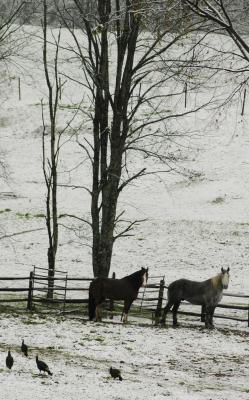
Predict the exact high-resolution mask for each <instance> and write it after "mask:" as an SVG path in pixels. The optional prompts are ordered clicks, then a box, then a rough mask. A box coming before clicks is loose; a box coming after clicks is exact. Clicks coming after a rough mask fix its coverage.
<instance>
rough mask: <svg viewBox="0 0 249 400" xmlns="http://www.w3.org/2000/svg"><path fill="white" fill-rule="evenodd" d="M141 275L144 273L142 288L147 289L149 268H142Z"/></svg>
mask: <svg viewBox="0 0 249 400" xmlns="http://www.w3.org/2000/svg"><path fill="white" fill-rule="evenodd" d="M141 273H142V285H141V286H142V287H145V286H146V285H147V281H148V276H149V273H148V268H144V267H142V268H141Z"/></svg>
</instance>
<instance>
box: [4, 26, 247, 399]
mask: <svg viewBox="0 0 249 400" xmlns="http://www.w3.org/2000/svg"><path fill="white" fill-rule="evenodd" d="M27 29H29V28H27ZM37 41H38V38H36V40H33V41H30V44H29V48H28V49H25V50H24V51H25V52H26V53H27V54H28V55H29V61H27V59H23V60H22V61H20V59H18V63H21V64H22V68H19V66H18V64H17V63H16V65H12V66H11V68H10V75H11V79H10V80H9V81H8V82H7V83H6V82H5V83H4V84H3V86H2V90H1V94H0V96H1V110H0V132H1V142H0V151H1V152H3V153H4V156H5V159H6V161H7V163H8V166H9V178H8V180H7V181H1V191H0V229H1V231H0V236H1V237H2V236H4V235H10V234H13V233H15V232H16V233H17V232H22V231H28V230H30V231H32V232H30V233H26V234H24V235H18V236H14V237H13V238H9V239H4V240H3V239H2V240H1V241H0V243H1V254H0V261H1V262H0V276H7V275H8V276H17V275H19V276H23V275H27V274H28V273H29V272H30V271H31V270H32V269H33V266H34V265H36V266H39V267H44V266H46V262H47V260H46V250H47V235H46V229H45V222H44V218H42V217H41V216H40V215H41V214H44V212H45V185H44V179H43V175H42V154H41V149H42V147H41V146H42V143H41V129H42V128H41V127H42V119H41V106H40V101H41V99H42V98H43V99H46V86H45V82H44V77H43V71H42V66H41V62H40V61H38V62H37V59H38V58H39V57H41V47H40V45H39V44H37ZM26 53H25V54H26ZM27 54H26V55H27ZM23 67H24V68H25V69H23ZM71 68H73V66H72V65H65V69H66V71H68V70H70V69H71ZM18 77H20V78H21V89H22V99H21V101H19V100H18ZM232 85H233V82H232V81H231V82H230V83H229V85H227V87H226V90H227V91H229V90H230V88H231V87H232ZM81 90H82V89H81V88H77V87H76V86H75V85H74V84H72V83H71V84H70V82H69V81H67V82H66V84H65V90H64V92H63V98H62V103H63V105H64V107H65V108H64V111H60V117H59V125H60V126H63V124H64V122H65V121H67V119H68V118H70V116H71V110H70V109H69V108H68V105H69V104H70V102H71V101H73V102H75V101H76V98H77V100H79V99H80V98H81V97H82V96H83V94H82V93H81ZM240 110H241V104H240V103H239V102H238V103H236V104H233V105H231V106H230V107H229V108H228V109H227V110H222V111H219V112H217V113H216V114H215V116H214V114H213V112H204V111H202V112H201V113H200V115H193V116H191V117H188V118H187V120H186V124H187V125H188V126H193V130H196V131H198V130H199V131H200V132H201V133H202V134H201V135H198V138H196V140H194V141H193V142H192V141H191V144H189V147H188V160H187V161H186V164H185V167H186V168H188V169H189V170H192V171H193V175H192V177H191V178H189V177H186V176H183V175H176V174H175V175H167V174H165V175H163V174H156V175H148V176H147V177H145V178H144V179H143V180H142V181H137V182H136V183H134V185H132V186H131V187H130V188H129V189H128V190H127V192H126V193H124V194H123V195H122V197H121V199H120V209H125V210H126V212H127V215H128V216H129V217H130V218H137V219H146V221H145V222H144V223H142V224H140V226H138V227H137V228H136V229H135V231H134V236H133V237H130V238H125V239H122V240H120V241H119V242H117V244H116V246H115V248H114V256H113V263H112V271H115V272H116V274H117V276H123V275H125V274H129V273H132V272H133V271H135V270H137V269H139V268H140V267H141V266H144V267H149V270H150V274H151V275H165V281H166V283H169V282H171V281H172V280H174V279H177V278H180V277H186V278H191V279H196V280H204V279H207V278H209V277H211V276H213V275H215V274H216V273H217V272H219V270H220V268H221V267H226V268H227V267H228V266H229V267H230V268H231V280H230V285H229V291H230V292H234V293H238V292H240V293H244V294H248V288H249V271H248V256H247V255H248V247H249V245H248V239H249V206H248V191H249V174H248V169H249V164H248V145H249V138H248V115H249V114H248V108H247V106H246V110H245V115H244V116H243V117H242V116H241V115H240ZM76 122H77V121H76ZM176 123H178V122H176ZM183 126H184V120H182V121H181V127H183ZM83 158H84V155H83V153H82V152H81V150H80V148H79V146H78V145H77V144H76V143H75V141H74V140H71V141H69V142H67V144H66V145H65V146H64V147H63V152H62V156H61V163H60V166H59V167H60V175H59V179H60V182H61V183H63V184H73V183H75V182H77V184H78V185H86V184H89V182H90V178H89V176H90V175H89V167H87V166H86V164H85V163H83V165H82V167H81V168H80V169H77V170H75V169H74V167H75V165H77V164H78V163H80V162H81V161H83ZM136 162H137V163H139V162H142V160H138V161H136ZM59 199H60V212H61V213H64V212H68V213H70V212H71V211H72V212H73V213H74V214H76V215H79V216H84V217H87V215H89V210H90V208H89V199H88V197H87V195H86V194H85V193H84V192H82V191H81V190H75V189H68V188H64V187H61V188H60V190H59ZM66 223H67V224H69V221H66ZM38 229H39V230H38ZM80 236H81V237H77V236H75V235H74V234H73V233H72V232H71V231H70V230H68V229H66V228H65V227H64V226H62V227H61V230H60V245H59V250H58V261H57V262H58V264H57V266H58V269H60V270H65V271H68V273H69V275H71V276H91V275H92V271H91V252H90V249H89V247H88V245H89V243H90V241H89V231H88V230H87V228H84V227H82V230H81V232H80ZM8 284H9V283H8V282H6V281H5V282H0V285H1V286H6V285H8ZM179 319H181V317H179ZM117 321H118V319H117V320H115V322H114V323H111V322H108V323H103V324H93V323H89V322H84V321H82V320H81V319H76V318H75V319H74V318H72V317H70V318H69V317H68V318H65V319H63V318H61V317H60V318H56V317H52V316H51V317H47V318H41V317H39V316H34V315H33V316H32V315H28V314H25V313H24V314H23V315H22V316H20V315H19V314H17V315H16V316H13V315H8V314H6V313H3V314H1V328H0V382H1V395H2V396H3V398H4V399H6V400H8V399H9V400H14V399H19V398H25V399H27V400H28V399H31V398H32V399H33V398H35V399H37V400H41V399H42V400H44V399H51V398H52V399H55V400H56V399H60V400H64V399H65V400H70V399H82V398H89V399H108V400H109V399H115V400H117V399H127V400H128V399H132V400H133V399H144V398H145V397H147V398H148V399H151V398H155V399H163V398H165V397H169V398H171V399H190V400H191V399H200V400H201V399H205V400H207V399H216V400H222V399H228V400H230V399H234V398H238V399H241V400H243V399H247V398H248V393H249V385H248V369H247V365H248V361H249V360H248V358H249V356H248V351H249V347H248V329H247V328H246V326H245V323H240V322H238V323H230V322H226V323H225V322H223V321H222V320H217V321H215V323H216V326H217V327H218V329H217V330H214V331H212V332H207V331H205V330H203V329H202V328H201V324H200V323H196V324H193V325H192V326H189V325H188V324H186V323H185V324H183V327H182V328H179V329H173V328H168V329H160V328H155V327H151V326H150V325H149V322H148V321H145V323H144V324H143V325H142V326H141V325H138V324H137V323H135V322H134V321H133V323H132V324H130V325H127V326H122V325H120V324H118V323H116V322H117ZM229 328H231V330H229ZM22 338H24V339H25V342H26V343H27V344H28V345H29V346H30V348H31V350H30V356H29V358H28V359H26V358H24V356H22V355H21V353H20V344H21V339H22ZM8 348H10V349H11V350H12V353H13V356H14V359H15V363H14V367H13V370H12V371H7V370H6V368H5V357H6V352H7V350H8ZM37 353H38V354H39V355H40V356H41V359H44V361H46V362H47V363H48V364H49V366H50V368H51V370H52V371H53V377H49V378H47V377H40V376H39V375H38V370H37V368H36V365H35V355H36V354H37ZM110 366H115V367H121V369H122V374H123V378H124V380H123V381H122V382H119V381H113V380H112V379H110V377H109V374H108V369H109V367H110Z"/></svg>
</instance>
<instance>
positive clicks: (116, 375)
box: [110, 367, 123, 381]
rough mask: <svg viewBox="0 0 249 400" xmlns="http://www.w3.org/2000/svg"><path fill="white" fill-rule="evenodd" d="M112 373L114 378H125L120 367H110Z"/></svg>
mask: <svg viewBox="0 0 249 400" xmlns="http://www.w3.org/2000/svg"><path fill="white" fill-rule="evenodd" d="M110 374H111V376H112V377H113V378H114V379H116V378H118V379H119V380H120V381H122V380H123V378H122V376H121V372H120V370H119V369H117V368H112V367H111V368H110Z"/></svg>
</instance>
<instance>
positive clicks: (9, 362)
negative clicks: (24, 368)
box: [6, 350, 14, 369]
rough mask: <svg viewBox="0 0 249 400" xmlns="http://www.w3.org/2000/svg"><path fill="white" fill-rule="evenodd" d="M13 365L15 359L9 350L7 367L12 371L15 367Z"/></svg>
mask: <svg viewBox="0 0 249 400" xmlns="http://www.w3.org/2000/svg"><path fill="white" fill-rule="evenodd" d="M13 364H14V359H13V357H12V355H11V354H10V350H9V351H8V355H7V357H6V367H8V368H9V369H11V368H12V367H13Z"/></svg>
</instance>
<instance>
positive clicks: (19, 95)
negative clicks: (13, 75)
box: [18, 77, 22, 101]
mask: <svg viewBox="0 0 249 400" xmlns="http://www.w3.org/2000/svg"><path fill="white" fill-rule="evenodd" d="M18 98H19V101H20V100H21V99H22V96H21V78H20V77H19V78H18Z"/></svg>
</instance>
